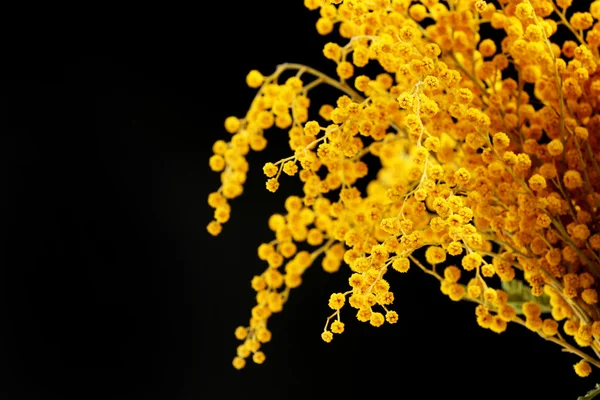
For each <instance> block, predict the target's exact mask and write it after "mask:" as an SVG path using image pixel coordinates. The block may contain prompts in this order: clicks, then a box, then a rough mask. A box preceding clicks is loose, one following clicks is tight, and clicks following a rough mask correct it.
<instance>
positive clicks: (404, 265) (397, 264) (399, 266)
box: [392, 257, 410, 273]
mask: <svg viewBox="0 0 600 400" xmlns="http://www.w3.org/2000/svg"><path fill="white" fill-rule="evenodd" d="M392 268H394V269H395V270H396V271H398V272H402V273H404V272H408V270H409V269H410V261H409V259H408V258H406V257H399V258H396V259H395V260H394V262H392Z"/></svg>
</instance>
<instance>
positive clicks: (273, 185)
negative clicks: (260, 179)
mask: <svg viewBox="0 0 600 400" xmlns="http://www.w3.org/2000/svg"><path fill="white" fill-rule="evenodd" d="M266 187H267V190H268V191H269V192H272V193H275V192H276V191H277V189H279V182H278V181H277V179H275V178H271V179H269V180H268V181H267V183H266Z"/></svg>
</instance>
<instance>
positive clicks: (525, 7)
mask: <svg viewBox="0 0 600 400" xmlns="http://www.w3.org/2000/svg"><path fill="white" fill-rule="evenodd" d="M515 16H516V17H517V18H519V19H520V20H521V21H525V20H527V19H529V18H532V17H534V16H535V12H534V10H533V7H531V4H529V2H523V3H519V4H517V7H516V8H515Z"/></svg>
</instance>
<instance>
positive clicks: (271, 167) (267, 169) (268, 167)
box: [263, 162, 279, 178]
mask: <svg viewBox="0 0 600 400" xmlns="http://www.w3.org/2000/svg"><path fill="white" fill-rule="evenodd" d="M278 171H279V168H278V167H277V166H276V165H275V164H273V163H271V162H268V163H266V164H265V165H264V167H263V173H264V174H265V175H266V176H267V177H269V178H272V177H274V176H275V175H276V174H277V172H278Z"/></svg>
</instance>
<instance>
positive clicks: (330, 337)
mask: <svg viewBox="0 0 600 400" xmlns="http://www.w3.org/2000/svg"><path fill="white" fill-rule="evenodd" d="M321 339H323V341H324V342H325V343H331V341H332V340H333V333H331V332H330V331H325V332H323V333H321Z"/></svg>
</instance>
